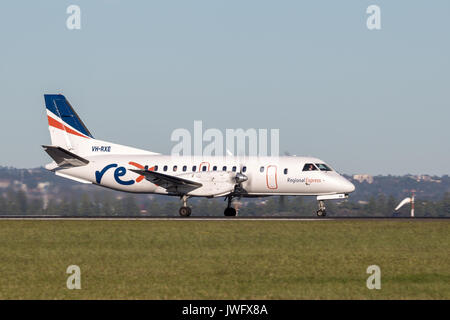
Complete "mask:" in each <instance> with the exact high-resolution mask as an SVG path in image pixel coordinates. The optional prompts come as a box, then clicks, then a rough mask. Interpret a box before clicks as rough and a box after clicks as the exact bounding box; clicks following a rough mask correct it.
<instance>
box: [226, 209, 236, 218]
mask: <svg viewBox="0 0 450 320" xmlns="http://www.w3.org/2000/svg"><path fill="white" fill-rule="evenodd" d="M224 214H225V216H227V217H234V216H236V209H234V208H231V207H228V208H226V209H225V211H224Z"/></svg>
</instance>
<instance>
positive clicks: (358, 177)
mask: <svg viewBox="0 0 450 320" xmlns="http://www.w3.org/2000/svg"><path fill="white" fill-rule="evenodd" d="M353 180H356V181H359V183H363V182H364V181H365V182H367V183H368V184H371V183H373V176H371V175H370V174H354V175H353Z"/></svg>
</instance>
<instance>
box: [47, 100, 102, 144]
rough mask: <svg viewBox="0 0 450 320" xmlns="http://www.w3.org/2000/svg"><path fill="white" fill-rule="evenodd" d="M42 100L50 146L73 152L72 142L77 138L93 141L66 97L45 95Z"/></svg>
mask: <svg viewBox="0 0 450 320" xmlns="http://www.w3.org/2000/svg"><path fill="white" fill-rule="evenodd" d="M44 98H45V106H46V108H47V119H48V126H49V129H50V137H51V140H52V145H54V146H58V147H63V148H65V149H67V150H74V149H75V146H74V142H75V141H74V140H77V138H83V139H93V136H92V134H91V133H90V132H89V130H88V129H87V128H86V126H85V125H84V123H83V121H81V119H80V117H79V116H78V115H77V113H76V112H75V110H73V108H72V106H71V105H70V103H69V101H67V99H66V97H64V96H63V95H62V94H45V95H44ZM74 138H75V139H74Z"/></svg>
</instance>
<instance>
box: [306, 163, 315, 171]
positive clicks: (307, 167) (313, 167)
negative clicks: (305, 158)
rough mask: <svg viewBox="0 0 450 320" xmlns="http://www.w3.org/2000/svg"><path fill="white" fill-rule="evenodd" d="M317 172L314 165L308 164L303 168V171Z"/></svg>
mask: <svg viewBox="0 0 450 320" xmlns="http://www.w3.org/2000/svg"><path fill="white" fill-rule="evenodd" d="M314 170H317V168H316V166H315V165H314V164H312V163H306V164H305V166H304V167H303V171H314Z"/></svg>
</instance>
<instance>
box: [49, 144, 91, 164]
mask: <svg viewBox="0 0 450 320" xmlns="http://www.w3.org/2000/svg"><path fill="white" fill-rule="evenodd" d="M42 147H43V148H44V150H45V152H47V153H48V155H49V156H50V157H51V158H52V159H53V160H55V162H56V163H57V164H58V167H59V168H73V167H81V166H85V165H87V164H88V163H89V160H86V159H84V158H82V157H80V156H77V155H76V154H74V153H72V152H70V151H67V150H66V149H63V148H61V147H56V146H42Z"/></svg>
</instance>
